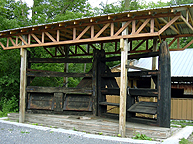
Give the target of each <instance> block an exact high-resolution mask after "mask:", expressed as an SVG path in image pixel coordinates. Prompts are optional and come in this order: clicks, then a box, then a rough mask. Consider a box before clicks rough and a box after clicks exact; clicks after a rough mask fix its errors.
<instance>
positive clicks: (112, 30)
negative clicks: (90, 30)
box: [111, 23, 115, 36]
mask: <svg viewBox="0 0 193 144" xmlns="http://www.w3.org/2000/svg"><path fill="white" fill-rule="evenodd" d="M114 30H115V25H114V23H111V36H113V35H114Z"/></svg>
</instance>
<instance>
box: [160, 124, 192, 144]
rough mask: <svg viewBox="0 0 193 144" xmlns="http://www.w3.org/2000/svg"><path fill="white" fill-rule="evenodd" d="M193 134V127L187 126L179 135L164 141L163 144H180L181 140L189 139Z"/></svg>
mask: <svg viewBox="0 0 193 144" xmlns="http://www.w3.org/2000/svg"><path fill="white" fill-rule="evenodd" d="M192 132H193V126H186V127H185V128H183V129H181V130H180V131H179V132H178V133H176V134H174V135H173V136H171V137H169V138H167V139H166V140H164V141H163V142H162V144H179V141H180V139H182V138H185V139H187V138H188V137H189V136H190V135H191V134H192Z"/></svg>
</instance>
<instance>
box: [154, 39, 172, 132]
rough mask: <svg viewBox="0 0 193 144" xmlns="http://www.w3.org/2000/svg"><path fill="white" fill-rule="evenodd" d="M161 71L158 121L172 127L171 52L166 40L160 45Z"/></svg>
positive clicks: (161, 124) (159, 123) (163, 125)
mask: <svg viewBox="0 0 193 144" xmlns="http://www.w3.org/2000/svg"><path fill="white" fill-rule="evenodd" d="M159 51H160V57H159V71H160V75H159V76H158V80H159V82H158V91H159V93H158V99H157V100H158V108H157V121H158V125H159V126H161V127H166V128H170V112H171V67H170V52H169V49H168V45H167V43H166V41H164V42H163V43H162V44H161V46H160V50H159Z"/></svg>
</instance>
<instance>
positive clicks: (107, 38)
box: [6, 32, 159, 50]
mask: <svg viewBox="0 0 193 144" xmlns="http://www.w3.org/2000/svg"><path fill="white" fill-rule="evenodd" d="M158 35H159V33H158V32H154V33H141V34H132V35H123V36H122V35H121V36H112V37H99V38H95V39H93V38H92V39H91V38H88V39H80V40H66V41H60V42H47V43H41V44H31V45H22V46H16V47H15V46H12V47H6V50H9V49H17V48H28V47H40V46H56V45H64V44H69V45H70V44H71V45H72V44H75V43H79V44H80V43H94V42H98V41H100V42H102V41H112V40H113V41H114V40H118V39H121V38H124V39H131V38H132V39H134V38H141V37H155V36H158Z"/></svg>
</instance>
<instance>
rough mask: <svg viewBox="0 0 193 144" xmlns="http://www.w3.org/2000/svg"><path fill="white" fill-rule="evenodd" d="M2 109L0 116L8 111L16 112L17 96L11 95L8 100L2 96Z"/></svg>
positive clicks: (0, 102)
mask: <svg viewBox="0 0 193 144" xmlns="http://www.w3.org/2000/svg"><path fill="white" fill-rule="evenodd" d="M0 105H1V106H2V110H0V117H4V116H7V114H8V113H9V112H18V98H16V96H12V97H11V98H10V99H9V100H8V99H7V98H5V97H3V98H2V99H1V101H0Z"/></svg>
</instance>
